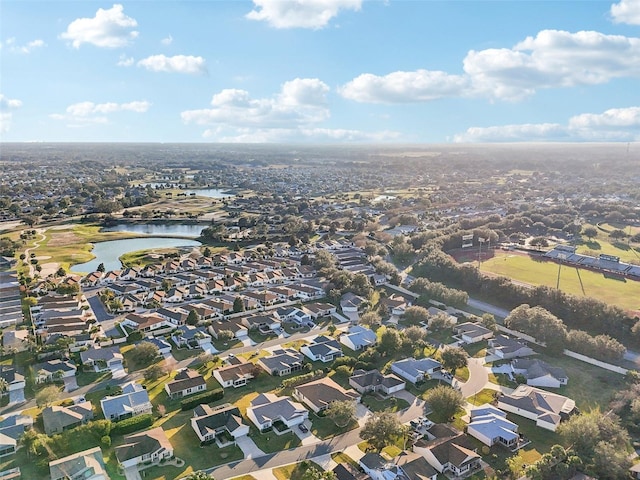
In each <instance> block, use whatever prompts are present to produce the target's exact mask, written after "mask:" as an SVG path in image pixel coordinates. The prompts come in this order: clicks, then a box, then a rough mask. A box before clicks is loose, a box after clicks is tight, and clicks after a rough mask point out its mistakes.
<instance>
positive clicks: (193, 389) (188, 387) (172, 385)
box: [164, 368, 207, 399]
mask: <svg viewBox="0 0 640 480" xmlns="http://www.w3.org/2000/svg"><path fill="white" fill-rule="evenodd" d="M206 389H207V382H206V381H205V379H204V377H203V376H202V375H200V374H199V373H198V372H196V371H195V370H190V369H188V368H185V369H183V370H180V371H179V372H178V373H177V374H176V376H175V377H174V378H173V380H172V381H170V382H167V383H165V385H164V390H165V391H166V392H167V395H169V398H171V399H176V398H182V397H186V396H187V395H193V394H194V393H198V392H204V391H205V390H206Z"/></svg>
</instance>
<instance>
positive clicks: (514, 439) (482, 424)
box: [467, 404, 520, 448]
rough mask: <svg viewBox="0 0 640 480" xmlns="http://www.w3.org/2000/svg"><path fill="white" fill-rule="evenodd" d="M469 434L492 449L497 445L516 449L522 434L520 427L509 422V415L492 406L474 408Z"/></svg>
mask: <svg viewBox="0 0 640 480" xmlns="http://www.w3.org/2000/svg"><path fill="white" fill-rule="evenodd" d="M469 418H470V422H469V425H468V426H467V433H468V434H469V435H471V436H472V437H474V438H477V439H478V440H480V441H481V442H482V443H484V444H485V445H487V446H489V447H491V446H493V445H496V444H500V445H503V446H505V447H507V448H514V447H515V446H516V445H517V444H518V440H519V439H520V434H519V433H518V425H517V424H516V423H513V422H511V421H509V420H507V414H506V413H505V412H503V411H502V410H500V409H498V408H496V407H494V406H492V405H488V404H485V405H482V406H480V407H474V408H472V409H471V411H470V413H469Z"/></svg>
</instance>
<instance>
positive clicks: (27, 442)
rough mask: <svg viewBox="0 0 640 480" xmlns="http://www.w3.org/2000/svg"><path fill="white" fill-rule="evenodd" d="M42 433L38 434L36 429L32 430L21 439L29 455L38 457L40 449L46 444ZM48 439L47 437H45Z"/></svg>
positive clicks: (26, 432)
mask: <svg viewBox="0 0 640 480" xmlns="http://www.w3.org/2000/svg"><path fill="white" fill-rule="evenodd" d="M43 437H45V436H44V435H42V434H41V433H38V432H37V431H36V430H35V428H30V429H29V430H27V431H25V432H24V434H23V435H22V437H20V443H21V444H22V446H24V448H25V450H26V451H27V455H37V454H38V451H39V450H40V447H42V445H43V444H44V442H43V440H44V439H43ZM45 438H46V437H45Z"/></svg>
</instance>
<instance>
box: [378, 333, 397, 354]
mask: <svg viewBox="0 0 640 480" xmlns="http://www.w3.org/2000/svg"><path fill="white" fill-rule="evenodd" d="M401 346H402V339H401V338H400V334H399V333H398V331H397V330H395V329H393V328H386V329H384V331H383V332H382V334H381V335H380V341H379V342H378V351H379V352H380V353H381V354H382V355H385V356H387V357H389V356H391V355H393V354H394V353H396V352H397V351H398V350H399V349H400V347H401Z"/></svg>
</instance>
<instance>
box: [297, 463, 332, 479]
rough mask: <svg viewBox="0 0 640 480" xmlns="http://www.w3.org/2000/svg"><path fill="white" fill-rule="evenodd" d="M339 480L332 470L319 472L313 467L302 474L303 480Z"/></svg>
mask: <svg viewBox="0 0 640 480" xmlns="http://www.w3.org/2000/svg"><path fill="white" fill-rule="evenodd" d="M337 478H338V477H336V474H335V473H333V472H332V471H331V470H326V471H325V470H319V469H317V468H316V467H314V466H313V465H311V466H309V468H307V470H306V471H305V472H304V473H303V474H302V478H301V480H337Z"/></svg>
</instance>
